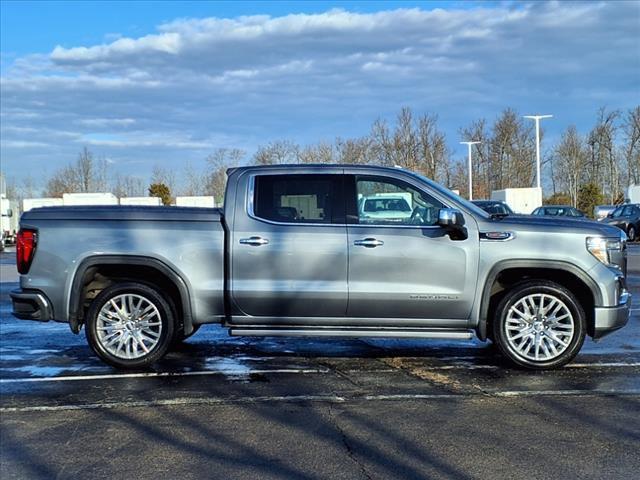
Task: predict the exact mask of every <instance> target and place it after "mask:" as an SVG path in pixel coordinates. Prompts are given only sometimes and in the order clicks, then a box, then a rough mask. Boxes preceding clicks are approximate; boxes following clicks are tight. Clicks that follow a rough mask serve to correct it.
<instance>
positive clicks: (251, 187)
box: [245, 171, 459, 230]
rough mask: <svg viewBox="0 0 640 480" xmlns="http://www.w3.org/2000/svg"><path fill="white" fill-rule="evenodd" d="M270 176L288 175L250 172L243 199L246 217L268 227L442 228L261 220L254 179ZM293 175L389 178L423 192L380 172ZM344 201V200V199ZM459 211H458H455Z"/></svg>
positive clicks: (435, 196) (421, 189)
mask: <svg viewBox="0 0 640 480" xmlns="http://www.w3.org/2000/svg"><path fill="white" fill-rule="evenodd" d="M271 175H288V174H287V173H275V172H274V173H259V172H251V173H249V178H248V179H247V194H246V198H245V203H246V207H245V210H246V212H247V215H248V216H249V218H251V219H253V220H256V221H258V222H263V223H267V224H270V225H281V226H290V227H345V226H346V227H356V228H402V229H413V230H425V229H430V230H432V229H442V228H444V227H442V226H441V225H386V224H359V223H347V221H346V218H345V221H344V223H312V222H309V223H297V222H278V221H276V220H269V219H266V218H262V217H259V216H258V215H256V213H255V210H254V199H255V189H256V177H262V176H271ZM293 175H332V176H335V175H339V176H345V175H353V176H357V175H360V176H370V177H382V178H390V179H393V180H400V181H402V182H404V183H406V184H408V185H410V186H412V187H413V188H415V189H416V190H418V191H420V192H423V191H424V188H422V187H420V186H418V185H416V184H415V183H414V182H412V181H410V180H408V179H405V178H400V179H399V178H397V177H395V176H392V175H384V174H381V173H380V172H376V173H364V174H363V173H360V172H358V173H355V172H349V171H344V172H341V173H319V172H296V173H295V174H293ZM424 193H426V194H427V195H429V196H431V197H434V198H435V199H436V200H438V201H439V202H440V203H442V204H443V205H444V208H451V207H449V206H448V204H447V203H446V202H444V201H443V200H442V199H441V198H440V197H439V196H438V195H432V194H430V193H427V192H424ZM345 201H346V199H345ZM457 210H459V209H457Z"/></svg>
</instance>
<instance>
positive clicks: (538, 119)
mask: <svg viewBox="0 0 640 480" xmlns="http://www.w3.org/2000/svg"><path fill="white" fill-rule="evenodd" d="M552 117H553V115H525V116H524V118H530V119H532V120H535V121H536V178H537V179H538V188H540V120H541V119H543V118H552Z"/></svg>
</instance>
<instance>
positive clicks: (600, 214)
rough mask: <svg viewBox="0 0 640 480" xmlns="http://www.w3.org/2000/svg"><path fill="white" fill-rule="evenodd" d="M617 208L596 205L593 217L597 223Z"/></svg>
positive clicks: (616, 206)
mask: <svg viewBox="0 0 640 480" xmlns="http://www.w3.org/2000/svg"><path fill="white" fill-rule="evenodd" d="M618 207H619V205H597V206H595V207H593V217H594V218H595V219H596V220H598V221H600V220H603V219H605V218H607V215H609V214H610V213H611V212H613V211H614V210H615V209H616V208H618Z"/></svg>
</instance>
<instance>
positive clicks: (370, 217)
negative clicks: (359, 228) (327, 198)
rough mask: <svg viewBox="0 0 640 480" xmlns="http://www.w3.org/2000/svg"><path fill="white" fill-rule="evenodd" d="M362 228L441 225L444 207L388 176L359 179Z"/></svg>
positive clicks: (357, 180)
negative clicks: (439, 219) (372, 226)
mask: <svg viewBox="0 0 640 480" xmlns="http://www.w3.org/2000/svg"><path fill="white" fill-rule="evenodd" d="M356 194H357V196H358V198H357V202H356V204H357V206H358V223H359V224H360V225H417V226H420V225H424V226H431V225H436V224H437V223H438V210H440V209H441V208H444V205H443V204H442V203H441V202H439V201H438V200H436V199H435V198H433V197H431V196H430V195H427V194H426V193H424V192H421V191H419V190H417V189H415V188H414V187H412V186H411V185H409V184H407V183H405V182H402V181H400V180H396V179H393V178H387V177H371V176H357V177H356Z"/></svg>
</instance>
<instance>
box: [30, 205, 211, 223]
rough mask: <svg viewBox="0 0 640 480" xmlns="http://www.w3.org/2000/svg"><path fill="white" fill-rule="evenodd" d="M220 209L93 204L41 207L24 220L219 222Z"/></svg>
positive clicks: (32, 211)
mask: <svg viewBox="0 0 640 480" xmlns="http://www.w3.org/2000/svg"><path fill="white" fill-rule="evenodd" d="M221 217H222V212H221V210H220V209H218V208H200V207H156V206H138V205H92V206H73V207H41V208H34V209H33V210H29V211H28V212H25V213H23V214H22V217H21V219H20V221H21V222H29V221H31V220H135V221H167V222H219V221H220V219H221Z"/></svg>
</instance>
